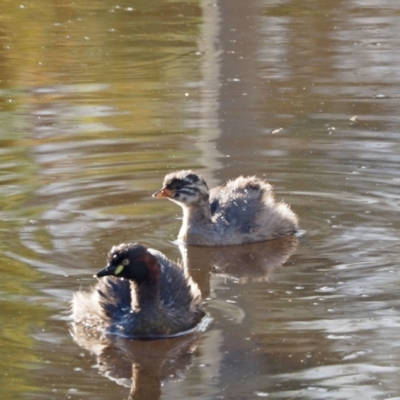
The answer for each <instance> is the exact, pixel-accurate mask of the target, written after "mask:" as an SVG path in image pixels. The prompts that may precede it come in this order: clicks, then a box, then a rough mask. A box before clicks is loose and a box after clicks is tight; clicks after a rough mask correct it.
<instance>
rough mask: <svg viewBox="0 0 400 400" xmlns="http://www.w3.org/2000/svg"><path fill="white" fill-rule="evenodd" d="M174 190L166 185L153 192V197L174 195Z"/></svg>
mask: <svg viewBox="0 0 400 400" xmlns="http://www.w3.org/2000/svg"><path fill="white" fill-rule="evenodd" d="M173 194H174V192H173V191H172V190H169V189H167V188H166V187H164V188H162V189H161V190H159V191H158V192H155V193H153V196H152V197H157V198H162V197H167V198H168V197H172V196H173Z"/></svg>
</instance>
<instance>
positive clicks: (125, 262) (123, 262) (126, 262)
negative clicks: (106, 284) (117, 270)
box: [122, 258, 129, 267]
mask: <svg viewBox="0 0 400 400" xmlns="http://www.w3.org/2000/svg"><path fill="white" fill-rule="evenodd" d="M128 264H129V260H128V259H127V258H125V259H124V260H123V261H122V265H125V267H126V266H127V265H128Z"/></svg>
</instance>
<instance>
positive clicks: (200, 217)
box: [183, 200, 211, 226]
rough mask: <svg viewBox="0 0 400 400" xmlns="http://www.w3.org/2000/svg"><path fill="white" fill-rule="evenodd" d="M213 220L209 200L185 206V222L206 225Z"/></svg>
mask: <svg viewBox="0 0 400 400" xmlns="http://www.w3.org/2000/svg"><path fill="white" fill-rule="evenodd" d="M210 222H211V211H210V204H209V203H208V201H207V202H206V201H205V200H200V201H198V202H197V203H194V204H192V205H191V206H190V207H187V206H185V207H183V224H185V223H186V224H187V225H189V226H190V225H193V224H196V225H205V224H208V223H210Z"/></svg>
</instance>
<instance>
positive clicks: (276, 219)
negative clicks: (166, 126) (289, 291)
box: [153, 170, 298, 246]
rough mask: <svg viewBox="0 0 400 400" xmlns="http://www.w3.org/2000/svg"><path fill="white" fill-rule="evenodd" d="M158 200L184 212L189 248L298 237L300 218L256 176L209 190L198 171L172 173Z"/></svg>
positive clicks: (183, 230) (184, 234) (183, 231)
mask: <svg viewBox="0 0 400 400" xmlns="http://www.w3.org/2000/svg"><path fill="white" fill-rule="evenodd" d="M153 197H158V198H160V197H166V198H168V199H169V200H171V201H173V202H175V203H177V204H179V205H180V206H181V207H182V209H183V222H182V227H181V230H180V232H179V236H178V239H179V240H181V241H183V242H184V243H186V244H189V245H203V246H219V245H232V244H242V243H251V242H261V241H264V240H271V239H277V238H280V237H285V236H290V235H294V234H295V233H296V231H297V229H298V220H297V216H296V214H295V213H294V212H293V211H292V210H291V209H290V207H289V206H288V205H287V204H285V203H283V202H280V203H277V202H275V199H274V194H273V190H272V186H271V185H270V184H269V183H267V182H265V181H263V180H262V179H259V178H257V177H255V176H252V177H246V178H245V177H243V176H240V177H239V178H236V179H234V180H231V181H228V182H227V183H226V184H225V185H222V186H219V187H216V188H214V189H211V190H209V189H208V186H207V184H206V182H205V181H204V179H203V178H202V177H201V176H200V175H198V174H196V173H194V172H193V171H190V170H188V171H178V172H173V173H171V174H168V175H167V176H166V177H165V179H164V183H163V188H162V189H161V190H159V191H158V192H156V193H154V194H153Z"/></svg>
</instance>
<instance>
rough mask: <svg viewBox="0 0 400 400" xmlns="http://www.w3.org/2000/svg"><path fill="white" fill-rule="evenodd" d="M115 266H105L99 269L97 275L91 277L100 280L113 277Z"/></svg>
mask: <svg viewBox="0 0 400 400" xmlns="http://www.w3.org/2000/svg"><path fill="white" fill-rule="evenodd" d="M115 269H116V267H115V265H111V264H109V265H107V267H105V268H103V269H101V270H100V271H99V272H97V274H94V275H93V277H94V278H101V277H102V276H107V275H114V272H115Z"/></svg>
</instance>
